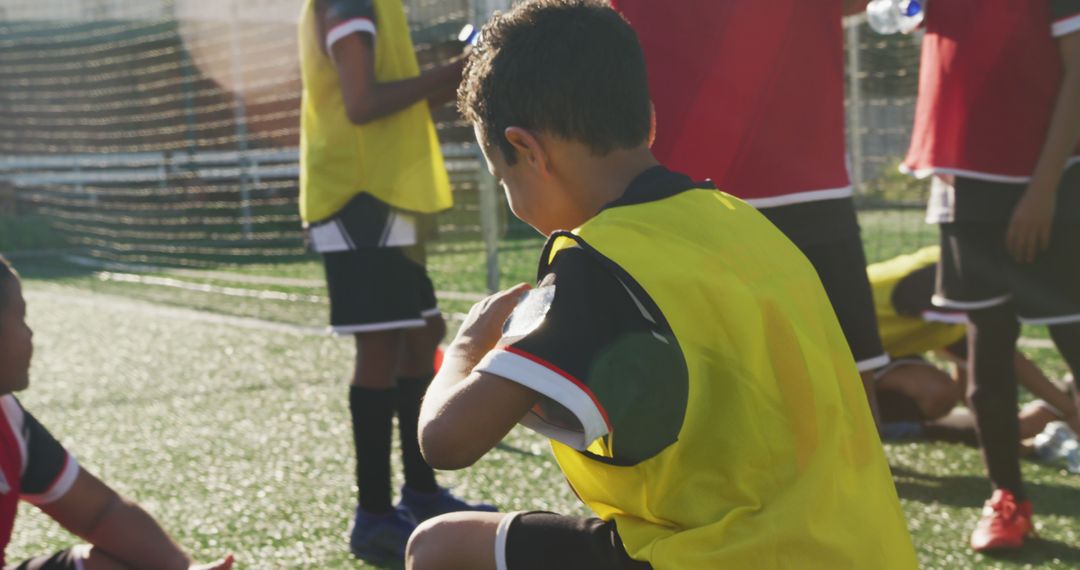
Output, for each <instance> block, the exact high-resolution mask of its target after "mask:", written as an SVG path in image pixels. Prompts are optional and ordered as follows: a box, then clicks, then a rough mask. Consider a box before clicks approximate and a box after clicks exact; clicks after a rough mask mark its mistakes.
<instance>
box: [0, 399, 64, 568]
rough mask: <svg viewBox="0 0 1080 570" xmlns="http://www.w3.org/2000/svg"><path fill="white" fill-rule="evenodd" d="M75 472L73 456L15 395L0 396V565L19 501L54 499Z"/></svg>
mask: <svg viewBox="0 0 1080 570" xmlns="http://www.w3.org/2000/svg"><path fill="white" fill-rule="evenodd" d="M78 474H79V464H78V463H77V462H76V461H75V457H74V456H72V455H71V454H70V453H68V452H67V450H66V449H64V447H63V446H62V445H60V443H59V442H57V441H56V439H55V438H53V436H52V435H51V434H50V433H49V432H48V430H46V429H45V427H44V426H42V425H41V424H40V423H39V422H38V421H37V420H36V419H34V416H32V415H30V414H29V413H28V412H27V411H26V410H25V409H23V407H22V405H21V404H20V403H19V401H18V400H17V399H15V396H12V395H10V394H6V395H3V396H0V568H2V567H4V564H5V559H4V551H5V550H6V549H7V545H8V542H10V541H11V531H12V528H13V527H14V526H15V515H16V512H17V510H18V504H19V500H20V499H22V500H24V501H27V502H29V503H31V504H34V505H39V506H40V505H47V504H49V503H52V502H55V501H56V500H58V499H59V498H61V497H63V496H64V494H66V493H67V492H68V491H70V490H71V486H72V485H73V484H74V483H75V478H76V477H77V476H78Z"/></svg>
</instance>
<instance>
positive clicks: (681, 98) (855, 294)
mask: <svg viewBox="0 0 1080 570" xmlns="http://www.w3.org/2000/svg"><path fill="white" fill-rule="evenodd" d="M866 3H867V2H866V0H820V1H817V2H806V1H804V0H770V1H768V2H762V1H760V0H729V1H726V2H696V1H694V0H671V1H668V2H655V1H653V0H612V2H611V4H612V6H614V7H615V9H616V10H619V11H620V12H622V13H623V15H624V16H626V17H627V19H629V21H630V24H631V25H633V26H634V28H635V29H636V30H637V32H638V36H639V37H640V38H641V46H642V49H644V50H645V63H646V65H648V68H649V88H650V90H651V92H652V97H653V103H654V104H655V106H656V141H655V142H654V143H653V147H652V148H653V153H654V154H655V155H656V158H657V159H658V160H659V161H660V162H661V163H662V164H664V165H665V166H667V167H669V168H671V169H673V170H677V171H679V172H685V173H686V174H688V175H690V176H691V177H693V178H694V179H697V180H702V179H710V180H712V181H713V182H715V183H716V185H717V187H718V188H720V189H721V190H723V191H725V192H729V193H731V194H732V195H735V196H738V197H739V198H742V199H743V200H746V201H747V202H749V203H750V204H751V205H753V206H755V207H756V208H758V209H760V210H761V211H762V213H763V214H765V216H766V217H768V218H769V219H770V220H771V221H772V222H773V223H774V224H776V226H777V227H778V228H780V231H782V232H784V234H786V235H787V236H788V238H790V239H791V240H792V241H793V242H794V243H795V245H797V246H798V247H799V249H801V250H802V252H803V253H804V254H805V255H806V257H807V258H808V259H809V260H810V262H811V263H812V264H813V265H814V267H815V269H817V272H818V275H819V277H820V278H821V281H822V283H823V284H824V285H825V291H826V292H827V293H828V295H829V300H830V301H831V303H832V305H833V309H834V310H835V311H836V315H837V317H838V318H839V319H840V326H841V327H842V328H843V331H844V336H845V337H846V338H847V340H848V344H849V345H850V347H851V351H852V353H853V355H854V357H855V361H856V363H857V364H858V368H859V372H860V373H861V374H862V378H863V384H864V387H865V389H866V393H867V399H868V401H869V402H870V405H871V409H872V410H874V412H875V414H876V405H875V402H874V396H875V392H874V390H873V377H874V375H873V370H874V369H876V368H879V367H881V366H884V365H885V364H887V363H888V361H889V360H888V356H886V354H885V351H884V350H883V349H882V347H881V343H880V342H879V340H878V338H877V323H876V322H875V320H874V305H873V301H872V299H871V296H870V286H869V284H868V283H867V281H866V272H865V271H864V268H865V267H866V257H865V255H864V253H863V246H862V241H861V239H860V237H859V224H858V220H857V219H856V216H855V204H854V202H853V201H852V185H851V180H850V179H849V177H848V171H847V164H846V159H845V138H844V51H843V49H844V36H843V28H842V21H841V19H842V16H843V15H844V14H845V13H854V12H857V11H859V10H862V9H864V8H865V7H866ZM717 231H723V229H722V228H717Z"/></svg>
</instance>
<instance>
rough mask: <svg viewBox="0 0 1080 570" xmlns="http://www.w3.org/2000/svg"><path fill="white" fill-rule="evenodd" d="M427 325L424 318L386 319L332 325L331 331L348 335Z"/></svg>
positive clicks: (416, 327)
mask: <svg viewBox="0 0 1080 570" xmlns="http://www.w3.org/2000/svg"><path fill="white" fill-rule="evenodd" d="M425 325H427V323H426V322H424V319H401V320H400V321H384V322H381V323H364V324H361V325H336V326H331V327H330V332H332V333H334V334H336V335H348V334H356V333H366V332H378V331H389V330H394V329H418V328H421V327H423V326H425Z"/></svg>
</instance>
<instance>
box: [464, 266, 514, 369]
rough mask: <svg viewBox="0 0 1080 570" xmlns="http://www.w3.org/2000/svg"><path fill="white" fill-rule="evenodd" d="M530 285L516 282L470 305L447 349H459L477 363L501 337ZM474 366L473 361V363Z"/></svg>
mask: <svg viewBox="0 0 1080 570" xmlns="http://www.w3.org/2000/svg"><path fill="white" fill-rule="evenodd" d="M531 288H532V286H531V285H529V284H528V283H520V284H518V285H515V286H513V287H511V288H509V289H506V290H504V291H500V292H498V293H495V294H494V295H491V296H490V297H487V298H486V299H484V300H482V301H480V302H479V303H477V304H475V305H473V307H472V309H470V310H469V315H468V316H466V317H465V322H463V323H461V328H459V329H458V333H457V336H456V337H455V338H454V342H453V343H451V346H453V347H455V348H458V349H463V350H464V351H465V352H466V353H467V354H469V355H470V356H471V357H472V358H473V359H475V360H476V361H477V362H478V361H479V359H480V358H483V356H484V355H485V354H487V352H488V351H489V350H491V349H492V348H495V344H496V343H497V342H499V339H500V338H502V328H503V324H504V323H505V322H506V319H507V318H509V317H510V313H512V312H514V307H516V306H517V304H518V301H520V300H521V296H522V295H524V294H525V293H526V292H527V291H528V290H529V289H531ZM473 364H474V365H475V364H476V363H475V362H474V363H473Z"/></svg>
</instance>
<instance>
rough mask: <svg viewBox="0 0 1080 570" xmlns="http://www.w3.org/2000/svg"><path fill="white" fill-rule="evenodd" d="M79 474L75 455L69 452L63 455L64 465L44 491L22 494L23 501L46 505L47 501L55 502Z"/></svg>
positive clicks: (68, 489)
mask: <svg viewBox="0 0 1080 570" xmlns="http://www.w3.org/2000/svg"><path fill="white" fill-rule="evenodd" d="M78 476H79V462H78V461H75V457H74V456H73V455H71V454H70V453H68V454H67V456H66V457H64V467H63V469H61V470H60V473H59V474H58V475H57V476H56V479H53V482H52V485H49V488H48V489H46V490H45V492H44V493H40V494H36V495H23V496H22V498H23V500H24V501H26V502H28V503H30V504H32V505H38V506H41V505H47V504H49V503H53V502H56V501H57V500H59V499H60V497H63V496H64V495H66V494H67V492H68V491H70V490H71V486H72V485H74V484H75V479H77V478H78Z"/></svg>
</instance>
